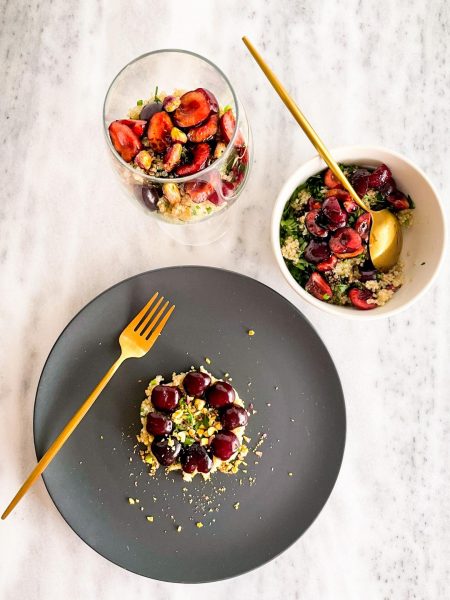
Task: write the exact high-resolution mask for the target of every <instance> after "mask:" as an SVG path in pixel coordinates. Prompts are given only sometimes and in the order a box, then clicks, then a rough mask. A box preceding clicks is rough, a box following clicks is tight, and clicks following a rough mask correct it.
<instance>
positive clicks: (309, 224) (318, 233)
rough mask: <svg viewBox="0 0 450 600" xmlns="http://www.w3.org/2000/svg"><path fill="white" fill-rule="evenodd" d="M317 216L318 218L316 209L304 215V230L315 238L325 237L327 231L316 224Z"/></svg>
mask: <svg viewBox="0 0 450 600" xmlns="http://www.w3.org/2000/svg"><path fill="white" fill-rule="evenodd" d="M318 216H319V210H318V209H314V210H310V211H309V212H308V213H306V217H305V225H306V229H307V230H308V231H309V233H310V234H311V235H314V236H315V237H321V238H323V237H327V235H328V231H327V230H326V229H325V228H324V227H321V226H320V225H319V224H318V223H317V217H318Z"/></svg>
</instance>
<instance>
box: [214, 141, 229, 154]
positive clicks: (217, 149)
mask: <svg viewBox="0 0 450 600" xmlns="http://www.w3.org/2000/svg"><path fill="white" fill-rule="evenodd" d="M226 147H227V146H226V144H224V143H223V142H219V143H218V144H217V146H216V147H215V148H214V154H213V157H214V158H220V157H221V156H222V154H223V153H224V152H225V148H226Z"/></svg>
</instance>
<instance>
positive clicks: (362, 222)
mask: <svg viewBox="0 0 450 600" xmlns="http://www.w3.org/2000/svg"><path fill="white" fill-rule="evenodd" d="M371 222H372V217H371V216H370V213H368V212H366V213H363V214H362V215H360V216H359V217H358V218H357V219H356V223H355V231H357V232H358V233H359V235H360V236H361V239H362V240H363V241H364V242H367V240H368V239H369V233H370V224H371Z"/></svg>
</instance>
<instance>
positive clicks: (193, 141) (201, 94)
mask: <svg viewBox="0 0 450 600" xmlns="http://www.w3.org/2000/svg"><path fill="white" fill-rule="evenodd" d="M236 129H237V125H236V115H235V112H234V110H233V108H232V107H231V106H223V107H222V106H219V103H218V101H217V99H216V97H215V96H214V94H213V93H212V92H211V91H209V90H207V89H205V88H197V89H195V90H191V91H185V90H174V91H173V92H172V93H171V94H166V93H165V92H161V91H159V90H158V88H156V89H155V92H154V94H153V96H152V97H151V98H149V99H147V100H142V99H139V100H137V101H136V105H135V106H132V107H131V108H130V109H129V111H128V115H126V118H123V119H118V120H115V121H112V122H111V123H110V124H109V127H108V133H109V138H110V140H111V143H112V146H113V148H114V150H115V152H116V153H117V154H118V155H119V156H120V157H121V158H122V160H124V161H125V162H126V163H128V164H129V165H130V166H131V167H132V168H133V169H134V170H135V172H136V177H137V178H139V176H140V175H143V176H144V177H143V178H142V184H141V185H138V186H136V194H137V195H138V196H139V200H140V201H141V202H142V203H143V204H144V206H145V207H146V208H147V209H148V210H149V211H151V212H154V213H155V214H157V215H159V216H161V217H163V218H164V219H166V220H170V221H183V222H187V221H194V220H201V219H203V218H206V217H208V216H209V215H211V214H213V213H215V212H217V211H219V210H221V209H223V208H224V207H225V206H226V205H227V204H228V202H229V201H230V200H231V199H233V198H234V197H235V196H236V195H237V194H238V193H239V191H240V190H241V188H242V186H243V183H244V180H245V179H246V175H247V171H248V162H249V154H248V146H247V142H246V140H245V139H244V135H243V133H242V131H241V130H239V129H238V130H237V131H236ZM222 157H223V159H225V158H226V160H221V161H220V167H217V168H216V169H209V167H210V166H211V165H213V164H214V163H215V162H216V161H219V159H221V158H222ZM218 164H219V163H218ZM204 171H205V173H203V172H204ZM145 176H148V178H147V179H146V177H145ZM149 178H151V179H149ZM186 178H188V180H186ZM164 179H167V182H164V181H163V180H164Z"/></svg>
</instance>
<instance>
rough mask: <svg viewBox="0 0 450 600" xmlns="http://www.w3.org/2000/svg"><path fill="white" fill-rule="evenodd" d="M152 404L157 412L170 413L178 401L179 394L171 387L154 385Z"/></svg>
mask: <svg viewBox="0 0 450 600" xmlns="http://www.w3.org/2000/svg"><path fill="white" fill-rule="evenodd" d="M151 400H152V404H153V406H154V407H155V408H156V409H157V410H162V411H164V412H172V411H174V410H175V409H176V407H177V406H178V402H179V401H180V392H179V390H178V389H177V388H176V387H173V386H171V385H156V386H155V387H154V388H153V390H152V396H151Z"/></svg>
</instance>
